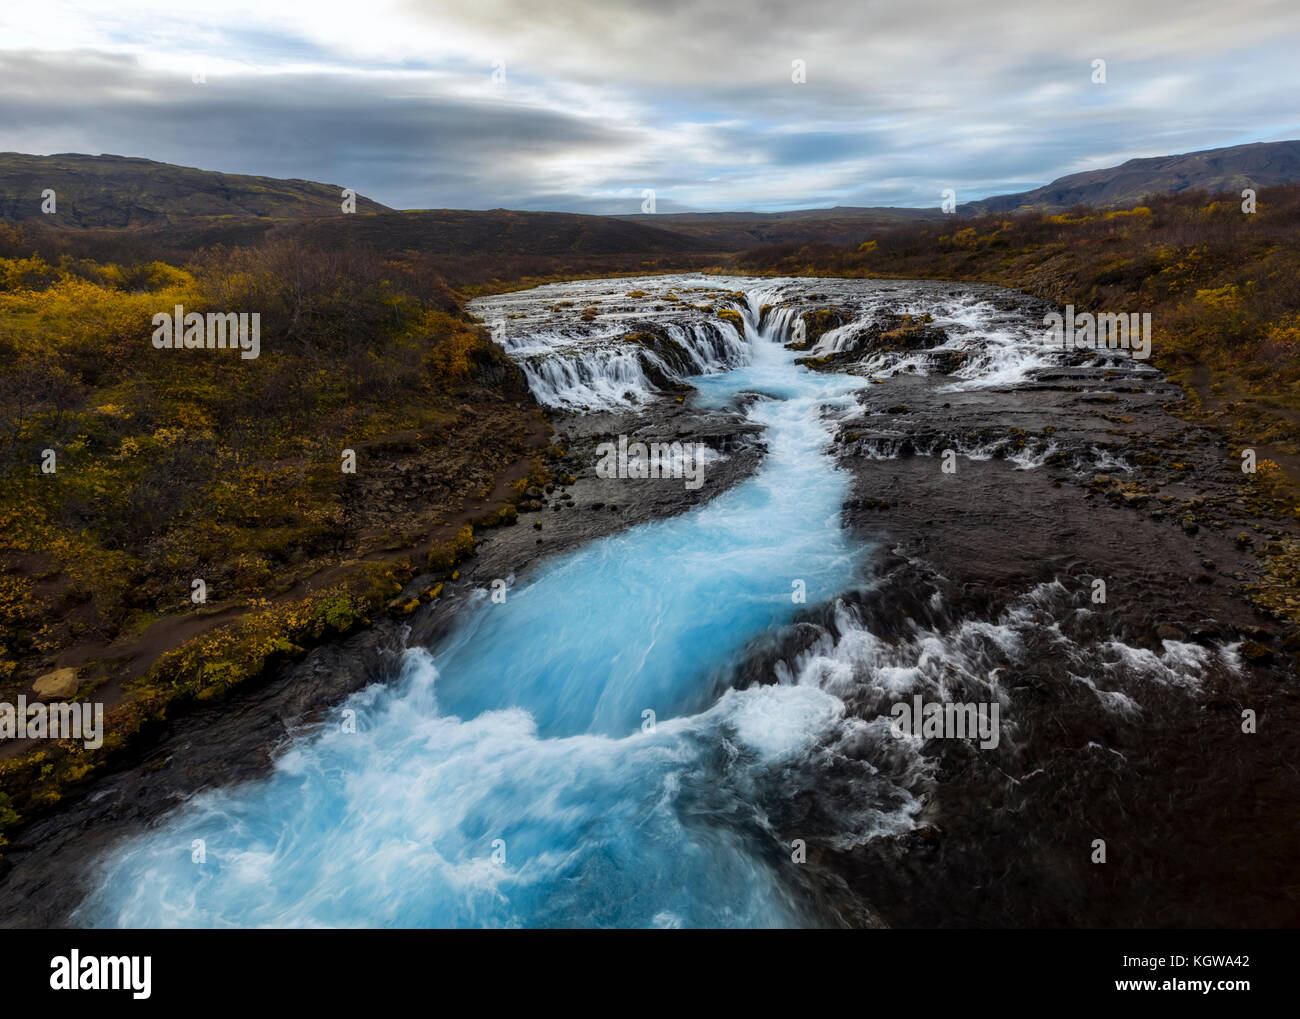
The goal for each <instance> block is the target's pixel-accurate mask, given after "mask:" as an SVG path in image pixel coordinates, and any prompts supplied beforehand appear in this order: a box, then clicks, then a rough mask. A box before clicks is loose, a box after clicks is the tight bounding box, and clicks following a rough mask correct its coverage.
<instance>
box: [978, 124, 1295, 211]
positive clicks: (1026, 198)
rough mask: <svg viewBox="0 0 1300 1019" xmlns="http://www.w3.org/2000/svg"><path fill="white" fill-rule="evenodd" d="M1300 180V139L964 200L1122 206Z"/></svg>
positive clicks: (1159, 160)
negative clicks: (1160, 196)
mask: <svg viewBox="0 0 1300 1019" xmlns="http://www.w3.org/2000/svg"><path fill="white" fill-rule="evenodd" d="M1296 181H1300V141H1286V142H1256V143H1255V144H1252V145H1233V146H1230V147H1228V148H1222V149H1203V150H1202V151H1199V152H1185V153H1182V154H1180V155H1174V156H1155V157H1152V158H1149V159H1130V160H1128V161H1127V162H1125V163H1121V164H1120V165H1119V166H1110V167H1106V168H1105V169H1102V170H1087V171H1085V172H1083V173H1072V174H1069V175H1068V176H1065V177H1060V178H1058V179H1056V180H1054V181H1052V182H1051V183H1050V184H1047V185H1044V186H1043V187H1041V188H1035V189H1034V190H1033V191H1022V192H1019V193H1018V194H1011V195H997V196H995V197H992V198H985V199H983V200H982V201H978V202H971V203H969V204H967V205H964V206H961V207H960V208H959V210H958V211H959V212H961V213H963V214H965V215H993V214H998V213H1006V212H1017V211H1024V212H1062V211H1064V210H1065V209H1069V208H1072V207H1074V206H1076V205H1095V206H1098V207H1101V208H1120V207H1123V206H1129V205H1135V204H1136V203H1138V202H1140V201H1142V200H1143V199H1145V198H1147V197H1149V196H1151V195H1157V194H1178V193H1179V192H1182V191H1191V190H1197V191H1208V192H1210V193H1211V194H1215V193H1219V192H1223V191H1240V190H1241V189H1242V188H1255V189H1256V190H1258V189H1259V188H1264V187H1273V186H1275V185H1278V184H1292V183H1295V182H1296Z"/></svg>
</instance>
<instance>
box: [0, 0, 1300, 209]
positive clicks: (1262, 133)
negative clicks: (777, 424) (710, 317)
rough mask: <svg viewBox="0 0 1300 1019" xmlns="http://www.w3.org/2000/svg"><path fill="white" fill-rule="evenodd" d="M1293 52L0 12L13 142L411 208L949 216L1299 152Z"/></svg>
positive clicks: (677, 23) (1080, 8) (571, 25)
mask: <svg viewBox="0 0 1300 1019" xmlns="http://www.w3.org/2000/svg"><path fill="white" fill-rule="evenodd" d="M1297 53H1300V0H1237V2H1234V3H1232V4H1224V3H1221V2H1217V0H1216V2H1201V0H1176V2H1174V0H1079V2H1070V3H1059V2H1055V0H1039V2H1032V3H1023V2H1002V0H995V2H984V3H976V2H966V0H945V2H936V0H906V2H893V0H891V2H877V0H733V2H730V3H717V2H694V3H689V2H681V0H632V2H622V3H617V2H609V3H593V2H578V0H444V2H432V0H360V2H356V0H349V2H346V3H344V2H341V0H257V2H256V3H247V4H245V3H242V2H228V3H222V2H217V0H166V2H162V0H145V2H132V0H80V2H71V0H40V2H38V3H33V2H29V0H5V3H4V6H3V9H0V149H3V150H11V151H19V152H34V153H54V152H89V153H115V154H118V155H130V156H145V157H148V158H150V159H158V160H163V161H166V162H170V163H180V164H183V165H186V166H197V167H202V168H204V169H211V170H224V171H227V172H233V173H255V174H264V175H268V176H274V177H302V178H307V179H310V180H319V181H324V182H326V183H330V184H336V185H338V186H340V187H352V188H355V189H356V190H357V191H358V192H360V193H361V194H364V195H367V196H369V197H371V198H374V199H375V200H377V201H380V202H383V203H384V204H386V205H391V206H394V207H396V208H468V209H484V208H496V207H506V208H515V209H555V210H567V211H577V212H639V211H640V209H641V202H642V191H643V189H645V188H652V189H654V191H655V192H656V199H657V207H658V211H660V212H667V211H676V210H681V209H720V210H721V209H760V210H777V209H791V208H808V207H814V206H828V205H905V206H935V205H938V204H939V202H940V192H941V191H942V190H943V189H944V188H953V189H954V190H955V191H956V192H957V199H958V201H962V202H965V201H971V200H974V199H977V198H981V197H984V196H987V195H990V194H997V193H1002V192H1008V191H1019V190H1024V189H1026V188H1030V187H1036V186H1038V185H1040V184H1044V183H1046V182H1047V181H1049V180H1051V179H1053V178H1055V177H1059V176H1061V175H1062V174H1066V173H1071V172H1074V171H1077V170H1085V169H1093V168H1097V167H1102V166H1108V165H1112V164H1114V163H1118V162H1122V161H1123V160H1125V159H1128V158H1131V157H1133V156H1155V155H1165V154H1168V153H1173V152H1187V151H1191V150H1194V149H1201V148H1212V147H1217V146H1221V145H1236V144H1241V143H1244V142H1251V141H1279V140H1283V139H1289V138H1297V137H1300V124H1298V123H1297V121H1298V120H1300V113H1298V112H1297V110H1298V108H1300V103H1297V94H1298V93H1300V88H1298V87H1297V86H1300V71H1297V63H1298V62H1297V59H1296V54H1297ZM1099 59H1100V60H1105V61H1106V68H1105V71H1106V79H1107V80H1106V82H1105V83H1104V84H1094V83H1093V81H1092V78H1093V61H1094V60H1099ZM796 60H798V61H803V62H804V67H805V72H804V73H805V76H806V81H805V82H803V83H796V82H795V81H793V80H792V76H793V75H794V74H795V72H794V63H793V62H794V61H796ZM494 66H495V67H496V68H497V72H498V73H497V74H496V75H495V76H494V73H493V71H494ZM502 70H503V71H504V75H502V73H501V71H502ZM197 73H201V74H202V76H203V79H204V80H203V81H201V82H198V83H196V82H195V81H194V80H193V79H194V77H195V75H196V74H197ZM502 76H504V80H503V81H502V80H494V77H495V79H500V78H501V77H502Z"/></svg>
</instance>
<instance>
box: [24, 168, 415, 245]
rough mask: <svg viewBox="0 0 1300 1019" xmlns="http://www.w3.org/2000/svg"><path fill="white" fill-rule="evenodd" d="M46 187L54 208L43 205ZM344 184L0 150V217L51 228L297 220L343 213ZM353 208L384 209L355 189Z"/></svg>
mask: <svg viewBox="0 0 1300 1019" xmlns="http://www.w3.org/2000/svg"><path fill="white" fill-rule="evenodd" d="M47 188H52V189H53V190H54V194H55V206H56V211H55V212H54V213H53V214H46V213H43V212H42V211H41V204H42V199H41V193H42V192H43V191H44V190H45V189H47ZM342 190H343V189H342V188H341V187H336V186H333V185H330V184H317V183H315V182H313V181H308V180H278V179H276V178H274V177H250V176H246V175H244V174H237V173H217V172H214V171H211V170H198V169H195V168H193V167H189V166H173V165H172V164H171V163H159V162H155V161H154V160H152V159H136V158H132V157H128V156H87V155H80V154H77V153H61V154H59V155H55V156H29V155H24V154H22V153H18V152H0V219H5V220H9V221H11V222H12V221H22V220H41V221H44V222H46V223H51V224H54V225H57V226H75V227H138V226H152V225H157V224H164V223H171V222H174V221H176V220H181V219H190V218H192V217H195V216H231V217H240V218H244V217H271V218H287V219H301V218H304V217H311V216H328V215H337V214H339V213H340V212H341V203H342V201H343V198H342ZM356 207H357V212H358V213H364V212H388V211H391V210H389V209H388V208H387V206H384V205H380V204H379V203H378V202H372V201H371V200H370V199H369V198H363V197H362V196H360V195H358V196H357V199H356Z"/></svg>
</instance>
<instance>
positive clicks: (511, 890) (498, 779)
mask: <svg viewBox="0 0 1300 1019" xmlns="http://www.w3.org/2000/svg"><path fill="white" fill-rule="evenodd" d="M763 297H764V294H763V292H762V291H753V292H751V293H750V294H749V295H748V304H747V306H746V307H744V308H743V309H742V310H743V312H744V313H745V317H746V326H745V333H746V339H747V340H748V342H749V345H750V347H751V348H752V350H751V358H750V361H749V363H748V364H747V365H745V366H743V367H740V368H736V369H733V370H731V371H727V372H724V373H721V374H716V375H710V376H705V377H700V378H698V379H696V380H694V382H695V384H696V385H697V387H698V389H699V394H698V397H697V399H699V400H702V401H705V402H708V403H715V404H718V405H723V404H726V403H728V402H730V401H731V399H732V398H733V397H734V396H735V394H737V393H740V392H742V391H747V390H751V391H757V392H761V393H763V394H765V396H766V398H765V399H762V400H760V401H758V402H756V403H755V404H754V405H753V406H752V408H751V410H750V412H749V413H750V415H751V416H752V418H753V419H754V420H756V421H757V422H759V423H761V424H762V425H764V426H765V431H764V435H763V439H764V441H765V443H766V445H767V448H768V454H767V456H766V457H765V459H764V461H763V463H762V466H761V467H760V469H759V471H758V472H757V473H756V474H755V475H754V476H753V477H752V478H750V479H748V480H747V481H745V482H743V483H742V484H740V485H738V486H737V487H735V488H733V489H731V490H730V491H728V492H726V493H724V494H723V495H721V496H720V497H718V498H717V499H715V500H713V501H711V502H709V503H707V504H705V505H704V506H702V507H700V508H699V509H696V510H694V511H692V512H690V513H687V514H684V515H682V516H678V517H675V518H672V519H670V520H665V521H659V522H654V523H649V524H644V525H642V526H639V527H636V528H633V529H631V530H629V531H627V532H624V533H622V534H618V535H614V536H611V537H608V538H604V539H600V540H597V541H594V542H592V543H590V544H589V545H587V546H585V547H583V548H581V549H579V550H578V551H576V552H573V553H571V554H569V555H566V556H563V557H559V558H556V559H554V560H552V561H550V562H548V563H546V564H544V565H543V566H542V567H540V568H539V569H538V570H536V571H535V572H534V573H532V574H531V575H529V576H527V577H525V578H524V579H523V580H522V581H521V582H520V583H517V584H516V585H515V586H514V587H513V588H512V589H511V590H510V592H509V596H508V598H507V600H506V602H505V603H504V604H493V603H491V602H490V601H489V600H487V599H486V598H484V599H481V600H480V601H479V602H478V604H477V605H475V606H474V607H472V608H470V609H468V610H467V611H466V612H465V613H463V616H462V619H461V620H460V622H459V623H458V626H457V629H456V631H455V632H454V633H453V634H452V636H451V637H450V638H449V639H448V640H447V641H446V642H445V643H444V644H443V645H441V646H439V647H438V648H436V649H434V653H432V654H431V653H430V652H428V651H426V650H423V649H416V650H412V651H410V652H408V654H407V655H406V658H405V660H404V663H403V667H402V670H401V672H400V674H399V675H397V676H395V677H394V678H393V680H392V681H391V682H388V683H385V684H377V685H375V686H372V687H370V688H368V689H366V690H364V691H361V692H360V693H358V694H356V695H355V696H353V697H352V698H350V699H349V700H348V701H347V702H346V703H345V704H343V705H342V706H341V707H340V709H339V712H338V713H337V717H335V718H334V719H333V720H331V722H330V723H329V724H327V725H324V726H322V727H321V728H319V729H318V730H316V731H314V732H313V733H311V734H308V735H305V736H303V737H301V738H299V739H298V740H297V741H296V742H295V743H294V744H292V745H291V746H290V747H289V748H288V749H287V750H286V752H285V753H284V754H283V755H282V756H281V757H280V758H279V760H278V761H277V763H276V765H275V767H274V769H273V771H272V773H271V774H270V775H269V776H267V777H266V778H264V779H261V780H258V781H255V782H251V783H247V784H243V785H240V786H235V787H230V788H226V789H222V790H217V791H212V792H208V793H205V794H203V795H201V796H199V797H197V798H195V799H194V800H193V801H191V802H190V803H189V804H187V805H186V806H185V807H183V808H181V809H180V810H178V811H177V812H175V813H174V814H172V815H171V816H169V817H168V818H167V819H165V820H164V821H163V822H162V823H161V824H160V825H159V826H157V827H156V828H155V829H153V830H151V831H150V832H148V833H147V834H146V835H144V836H141V837H138V838H135V839H133V840H130V841H128V842H125V843H123V844H122V845H120V846H119V847H117V849H116V850H115V851H114V852H113V853H112V854H111V855H110V856H109V857H108V858H106V859H105V860H104V861H103V863H102V867H101V871H100V873H99V875H98V879H97V882H96V887H95V890H94V892H93V893H92V894H91V895H90V896H89V897H88V899H87V900H86V902H85V903H84V904H83V906H82V908H81V911H80V914H79V915H78V917H77V919H78V921H79V922H82V923H86V924H93V925H105V926H237V927H244V926H349V927H352V926H417V927H429V926H432V927H477V926H489V927H513V926H519V927H538V926H566V927H572V926H580V927H588V926H619V927H639V926H792V925H799V924H801V923H804V922H807V918H806V917H805V916H804V915H803V914H802V912H801V906H800V897H799V895H798V892H797V882H796V881H795V880H794V879H793V877H792V874H791V864H790V863H789V855H790V851H789V847H788V846H786V845H785V844H784V843H783V842H782V840H781V836H780V834H779V833H777V832H776V831H774V830H772V827H771V825H770V824H769V822H768V819H767V817H766V815H765V813H764V810H763V807H762V797H761V796H760V795H759V793H758V790H759V788H760V787H763V788H769V787H770V785H771V783H772V782H773V781H779V776H780V774H781V773H782V770H783V769H789V768H794V767H798V764H799V762H800V761H801V760H802V759H804V758H805V757H806V756H807V755H809V754H811V753H814V752H815V751H816V748H817V747H818V746H820V745H821V744H822V743H823V742H824V741H825V740H826V739H827V738H829V736H830V734H832V733H834V732H835V731H836V730H837V729H838V727H839V726H840V724H841V721H842V719H843V716H844V708H843V705H842V704H841V702H840V701H839V700H837V699H836V698H835V697H833V696H831V695H830V694H827V693H825V692H823V691H822V690H820V689H818V688H816V687H813V686H799V685H771V686H761V687H751V688H749V689H747V690H744V691H736V690H729V691H727V692H725V693H723V694H722V695H721V696H718V690H719V689H720V686H719V682H718V681H719V679H720V678H724V677H725V675H726V670H727V667H728V666H729V665H730V664H731V663H732V662H733V661H734V660H735V658H736V657H737V653H738V652H739V651H740V650H741V649H742V648H743V647H744V646H745V645H746V644H747V643H748V642H749V641H750V640H752V639H753V638H755V637H756V636H758V635H760V634H761V633H763V632H764V631H765V630H768V629H769V628H771V627H773V626H775V625H779V624H781V623H783V622H785V621H787V620H789V619H790V618H791V617H792V616H793V614H794V612H795V611H796V610H797V609H798V608H799V606H798V605H796V604H794V602H793V601H792V598H791V591H792V582H793V581H795V580H802V581H803V582H804V584H805V585H806V590H807V601H808V603H809V604H813V603H816V602H818V601H821V600H826V599H830V598H833V597H834V596H835V595H836V594H838V593H840V592H841V591H843V590H844V589H845V588H847V587H849V586H851V585H852V584H853V583H854V582H855V580H856V579H858V570H859V569H860V563H861V557H862V555H863V553H864V552H865V550H864V549H862V548H861V547H855V546H854V545H853V544H851V543H850V541H849V540H848V538H847V536H846V535H845V534H844V533H843V532H842V531H841V528H840V507H841V504H842V503H843V501H844V497H845V491H846V487H847V484H848V477H847V475H845V474H843V473H842V472H840V471H839V470H837V469H836V467H835V466H834V463H833V461H832V460H831V458H830V457H829V456H827V455H826V454H825V453H824V449H825V448H826V446H827V443H828V440H829V434H828V423H827V416H828V414H831V413H833V412H834V411H835V409H836V408H845V409H847V407H848V406H849V405H850V404H851V402H852V398H853V393H854V391H855V390H856V389H857V388H858V387H859V386H861V385H862V384H863V383H862V380H860V379H857V378H855V377H852V376H846V375H820V374H815V373H810V372H807V371H805V370H803V369H802V368H799V367H797V366H795V365H794V364H793V363H792V361H793V358H794V356H795V355H794V354H793V353H791V352H789V351H787V350H785V349H784V348H783V347H781V346H780V344H779V343H778V342H776V340H775V339H773V338H771V337H768V336H766V335H763V334H761V333H760V332H759V331H758V330H757V328H756V327H755V325H754V323H755V322H756V321H757V318H758V308H759V305H760V304H761V303H762V299H763ZM684 438H689V437H684ZM705 477H706V485H707V477H708V473H707V468H706V474H705ZM661 483H662V484H682V481H680V480H668V479H665V480H663V481H662V482H661ZM344 710H349V711H352V712H355V715H356V719H357V726H356V729H357V731H356V732H344V731H342V727H341V726H340V724H339V719H340V718H342V714H341V713H342V712H343V711H344ZM648 712H653V717H654V724H653V725H650V724H649V723H648V722H647V713H648ZM196 840H202V843H201V848H202V851H203V852H202V854H199V855H202V857H203V860H202V862H195V856H196V852H197V850H196V846H197V845H198V844H197V843H196Z"/></svg>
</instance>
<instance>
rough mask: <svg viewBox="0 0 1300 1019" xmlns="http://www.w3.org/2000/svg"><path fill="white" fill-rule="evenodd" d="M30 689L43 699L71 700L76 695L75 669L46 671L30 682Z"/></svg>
mask: <svg viewBox="0 0 1300 1019" xmlns="http://www.w3.org/2000/svg"><path fill="white" fill-rule="evenodd" d="M32 689H33V690H35V691H36V693H37V696H39V697H41V698H42V699H43V700H54V701H66V700H71V699H72V698H73V697H75V696H76V695H77V670H76V669H55V670H54V671H53V672H47V673H46V674H45V675H44V676H41V677H40V678H39V679H37V680H36V682H35V683H33V684H32Z"/></svg>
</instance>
